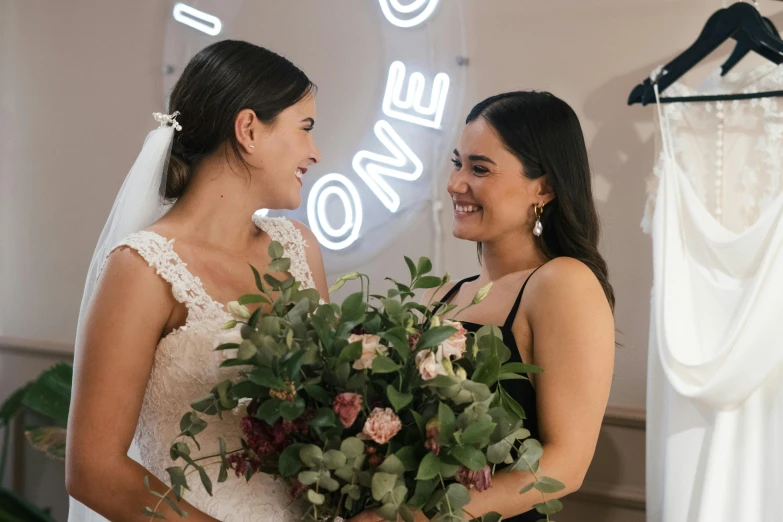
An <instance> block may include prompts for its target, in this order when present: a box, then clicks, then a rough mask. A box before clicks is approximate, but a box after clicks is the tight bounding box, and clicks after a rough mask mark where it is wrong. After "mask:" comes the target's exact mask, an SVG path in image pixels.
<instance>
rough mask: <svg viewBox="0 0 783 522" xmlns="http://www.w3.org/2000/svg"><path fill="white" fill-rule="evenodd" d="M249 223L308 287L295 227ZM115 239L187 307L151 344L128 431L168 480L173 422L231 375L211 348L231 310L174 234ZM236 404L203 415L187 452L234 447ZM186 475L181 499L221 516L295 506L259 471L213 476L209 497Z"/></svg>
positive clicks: (273, 516)
mask: <svg viewBox="0 0 783 522" xmlns="http://www.w3.org/2000/svg"><path fill="white" fill-rule="evenodd" d="M254 222H255V223H256V225H257V226H258V227H259V228H261V229H262V230H264V231H265V232H266V233H267V234H269V236H270V237H271V238H272V239H273V240H276V241H279V242H280V243H282V244H283V246H284V248H285V252H286V255H287V256H288V257H289V258H290V259H291V274H292V275H293V276H294V277H296V278H297V280H298V281H300V282H302V286H303V287H304V288H314V286H315V285H314V283H313V276H312V272H311V271H310V267H309V266H308V265H307V260H306V257H305V247H306V245H305V243H304V240H303V238H302V235H301V232H300V231H299V230H298V229H297V228H296V227H295V226H294V225H293V224H292V223H291V222H290V221H289V220H288V219H285V218H258V219H254ZM120 246H127V247H130V248H132V249H134V250H136V251H137V252H138V253H139V255H141V257H142V258H144V260H145V261H147V263H149V265H150V266H151V267H153V268H154V269H155V271H156V272H157V273H158V275H160V277H162V278H163V279H165V280H166V281H167V282H169V283H170V284H171V290H172V293H173V295H174V297H175V299H176V300H177V301H178V302H180V303H183V304H184V305H185V306H186V307H187V310H188V317H187V320H186V322H185V325H183V326H182V327H181V328H179V329H177V330H174V331H173V332H171V333H169V334H168V335H167V336H166V337H164V338H163V339H161V340H160V342H159V343H158V347H157V350H156V352H155V361H154V364H153V367H152V372H151V374H150V378H149V382H148V383H147V388H146V392H145V394H144V401H143V404H142V408H141V413H140V415H139V421H138V425H137V428H136V434H135V442H136V443H137V444H138V446H139V450H140V453H141V463H142V465H143V466H144V467H145V468H147V469H148V470H150V471H151V472H152V473H154V474H155V476H157V477H158V478H159V479H160V480H162V481H163V482H164V483H166V484H169V478H168V473H167V472H166V470H165V468H167V467H169V466H172V465H173V464H172V461H171V458H170V457H169V448H170V446H171V443H172V442H173V441H174V440H175V439H176V437H177V436H178V435H179V433H180V428H179V422H180V419H181V418H182V415H183V414H185V413H186V412H188V411H189V410H190V406H189V405H190V402H191V401H193V400H194V399H197V398H199V397H203V396H205V395H208V394H209V392H210V390H211V389H212V387H213V386H215V385H216V384H217V383H218V382H220V381H222V380H225V379H231V378H233V377H236V376H237V375H238V371H239V370H238V369H237V368H222V369H221V368H218V364H219V362H220V358H221V357H225V355H223V354H224V352H215V351H214V350H213V347H214V344H213V343H214V339H215V336H216V334H217V333H218V332H219V331H220V329H221V327H222V325H223V324H224V323H225V322H226V321H228V320H229V319H231V316H230V314H229V313H228V312H227V311H226V310H225V307H224V306H223V305H222V304H220V303H218V302H216V301H214V300H213V299H212V298H211V297H210V296H209V295H208V294H207V293H206V292H205V290H204V287H203V286H202V284H201V280H200V279H199V278H198V277H196V276H195V275H193V274H192V273H190V272H189V271H188V269H187V264H186V263H184V262H183V261H182V259H180V257H179V256H178V255H177V253H176V251H175V250H174V240H173V239H171V240H169V239H166V238H164V237H161V236H160V235H158V234H156V233H154V232H149V231H142V232H137V233H135V234H131V235H130V236H128V237H127V238H126V239H125V240H124V241H123V242H122V243H120V245H118V247H120ZM241 410H242V409H241V408H238V409H237V410H235V411H234V412H227V413H224V415H223V420H222V421H221V420H220V419H218V418H217V417H210V418H209V425H208V427H207V429H206V430H205V431H204V432H202V433H200V434H199V435H198V441H199V443H200V444H201V451H198V450H197V448H196V447H195V445H194V444H192V443H191V444H190V446H191V450H192V452H193V453H192V454H193V455H194V456H200V455H212V454H215V453H218V452H219V445H218V437H222V438H223V439H224V440H225V441H226V446H227V448H229V449H232V448H238V447H239V445H240V436H241V433H240V430H239V421H240V420H241V417H242V416H243V414H244V413H243V412H242V411H241ZM206 462H209V461H206ZM215 462H219V459H215ZM206 468H207V471H208V472H209V474H210V476H211V477H212V478H213V479H214V478H216V477H217V466H216V465H214V464H213V465H212V466H209V465H207V466H206ZM188 482H189V484H190V485H191V491H188V492H186V495H185V498H186V499H187V501H188V502H190V503H191V504H192V505H193V506H195V507H196V508H197V509H199V510H201V511H203V512H205V513H207V514H209V515H210V516H212V517H215V518H217V519H218V520H221V521H224V522H251V521H253V522H257V521H259V520H264V521H267V520H268V521H275V522H284V521H293V520H298V519H299V518H300V517H299V512H298V509H297V507H296V506H290V507H289V504H290V503H291V497H290V496H289V494H288V488H287V486H286V484H284V483H283V482H282V481H279V480H277V481H276V480H274V479H273V478H271V477H269V476H265V475H261V474H259V475H256V476H255V477H253V478H252V479H251V481H250V482H246V481H245V479H244V478H237V477H236V475H235V474H234V473H233V472H231V471H229V478H228V480H227V481H226V482H224V483H222V484H219V483H217V481H216V480H213V496H211V497H210V496H209V494H208V493H207V492H206V491H205V490H204V488H203V487H202V486H201V483H200V481H199V479H198V476H197V475H192V476H190V477H189V478H188Z"/></svg>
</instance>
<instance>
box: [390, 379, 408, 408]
mask: <svg viewBox="0 0 783 522" xmlns="http://www.w3.org/2000/svg"><path fill="white" fill-rule="evenodd" d="M386 396H387V397H388V398H389V402H390V403H391V405H392V407H393V408H394V411H400V410H401V409H402V408H404V407H405V406H407V405H408V404H410V403H411V401H412V400H413V395H411V394H410V393H400V392H398V391H397V389H396V388H395V387H394V386H393V385H391V384H390V385H388V386H387V387H386Z"/></svg>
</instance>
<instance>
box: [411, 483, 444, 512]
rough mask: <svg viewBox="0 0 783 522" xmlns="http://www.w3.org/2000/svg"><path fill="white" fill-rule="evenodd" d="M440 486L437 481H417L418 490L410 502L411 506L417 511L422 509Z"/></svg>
mask: <svg viewBox="0 0 783 522" xmlns="http://www.w3.org/2000/svg"><path fill="white" fill-rule="evenodd" d="M437 486H438V481H437V480H435V479H429V480H419V479H418V478H417V479H416V489H415V490H414V492H413V496H412V497H411V498H410V500H409V501H408V502H409V503H410V505H412V506H413V507H415V508H416V509H421V508H422V507H424V504H426V503H427V501H428V500H429V499H430V497H432V493H433V492H434V491H435V488H436V487H437Z"/></svg>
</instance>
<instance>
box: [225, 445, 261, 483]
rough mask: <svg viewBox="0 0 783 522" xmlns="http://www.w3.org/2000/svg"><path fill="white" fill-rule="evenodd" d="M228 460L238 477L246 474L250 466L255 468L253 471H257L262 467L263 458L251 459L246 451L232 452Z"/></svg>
mask: <svg viewBox="0 0 783 522" xmlns="http://www.w3.org/2000/svg"><path fill="white" fill-rule="evenodd" d="M226 460H228V465H229V467H230V468H231V469H233V470H234V471H235V472H236V474H237V477H242V476H244V475H245V472H246V471H247V468H248V466H251V467H252V468H253V472H257V471H258V470H259V468H260V467H261V460H260V459H258V458H252V459H251V458H250V455H248V453H247V452H246V451H241V452H238V453H232V454H231V455H229V456H228V457H227V458H226Z"/></svg>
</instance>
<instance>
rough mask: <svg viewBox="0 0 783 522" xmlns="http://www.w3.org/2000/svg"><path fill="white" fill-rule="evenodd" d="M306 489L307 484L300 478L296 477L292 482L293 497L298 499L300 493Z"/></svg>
mask: <svg viewBox="0 0 783 522" xmlns="http://www.w3.org/2000/svg"><path fill="white" fill-rule="evenodd" d="M306 489H307V486H305V485H304V484H302V483H301V482H299V481H298V480H296V479H294V481H293V483H292V484H291V498H292V499H294V500H296V499H297V498H299V495H301V494H302V493H304V491H305V490H306Z"/></svg>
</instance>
